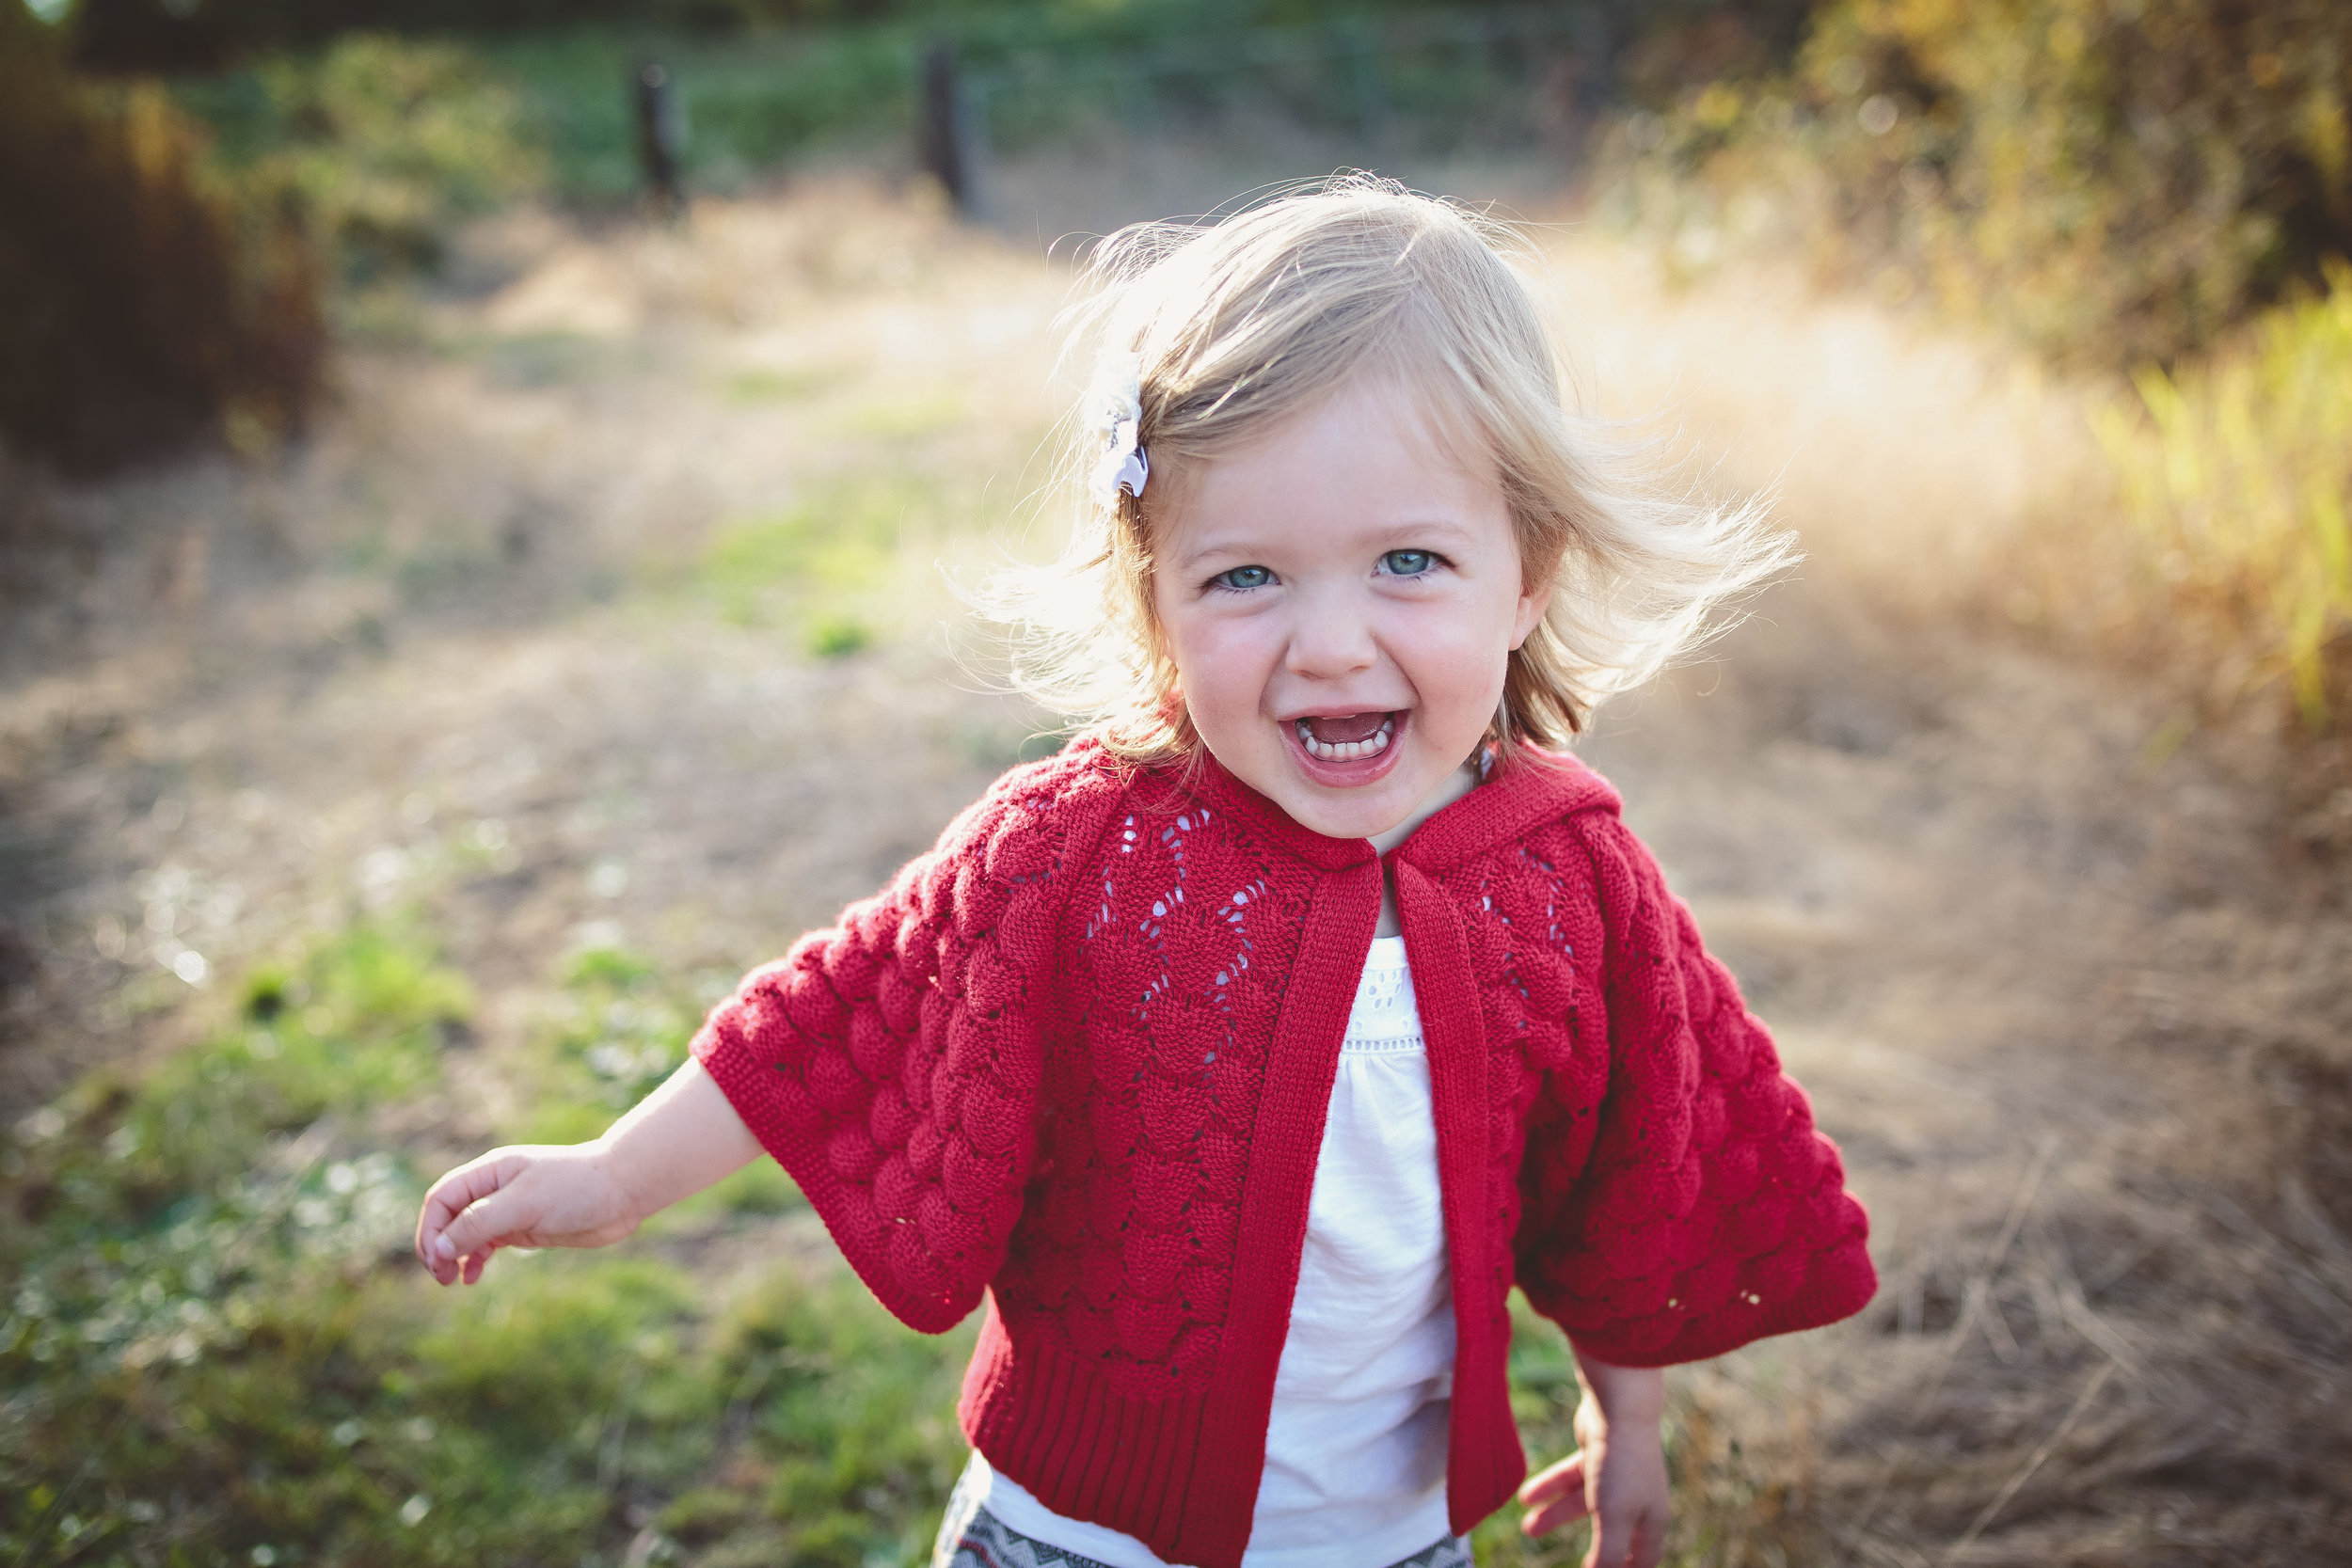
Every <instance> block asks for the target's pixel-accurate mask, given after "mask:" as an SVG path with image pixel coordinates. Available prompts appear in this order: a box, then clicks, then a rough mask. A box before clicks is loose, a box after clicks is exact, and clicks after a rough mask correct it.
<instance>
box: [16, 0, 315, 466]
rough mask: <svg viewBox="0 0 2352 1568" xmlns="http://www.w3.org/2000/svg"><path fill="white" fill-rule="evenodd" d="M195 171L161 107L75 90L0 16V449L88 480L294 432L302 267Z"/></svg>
mask: <svg viewBox="0 0 2352 1568" xmlns="http://www.w3.org/2000/svg"><path fill="white" fill-rule="evenodd" d="M202 152H203V138H202V137H201V135H199V132H198V131H197V129H196V128H195V127H194V125H193V124H192V123H191V122H190V121H189V120H188V119H186V118H185V117H184V116H183V115H182V114H181V113H179V112H178V111H177V110H176V109H175V108H174V107H173V106H172V105H171V103H169V102H168V101H167V99H166V98H165V97H164V96H163V95H162V93H161V92H159V91H158V90H156V89H154V88H152V87H127V88H113V89H107V90H104V91H100V90H97V89H93V88H88V87H83V86H80V85H77V84H76V83H75V82H74V81H73V80H72V78H71V77H70V76H69V75H68V74H67V72H66V71H65V69H64V66H63V64H62V62H61V61H60V60H59V58H58V55H57V49H56V40H55V39H54V38H52V37H51V36H50V34H49V33H48V31H47V29H46V28H45V27H44V26H43V25H42V24H40V23H39V22H37V21H35V20H34V19H33V17H32V16H31V14H30V13H29V12H27V11H26V10H25V9H24V7H23V6H22V5H21V4H20V3H19V0H0V211H5V212H6V213H7V214H8V220H7V222H6V223H5V224H0V300H6V301H7V308H6V309H0V435H5V436H7V437H8V439H9V440H11V441H13V442H14V443H16V444H17V445H19V446H20V447H22V448H23V449H24V450H25V451H29V452H33V453H36V454H39V455H40V456H42V457H46V458H48V459H50V460H51V461H53V462H56V463H57V464H58V465H60V466H61V467H65V468H67V469H69V470H71V471H76V472H97V471H101V470H103V469H106V468H109V467H118V466H119V465H121V464H123V463H126V462H132V461H135V460H138V459H142V458H147V457H151V456H154V455H157V454H160V453H162V452H165V451H169V450H171V449H173V448H175V447H178V446H182V445H184V444H186V443H188V442H190V441H194V440H199V439H202V438H204V437H206V436H216V435H223V434H225V435H228V436H231V437H232V438H235V439H238V440H240V441H244V440H248V439H261V438H265V437H266V436H269V435H270V434H272V433H275V432H283V431H289V430H293V429H294V428H297V427H298V426H299V425H300V424H301V423H302V420H303V418H304V415H305V413H306V411H307V410H308V408H309V405H310V400H311V398H312V396H313V394H314V392H315V391H316V389H317V387H318V384H319V374H320V368H321V361H322V357H323V355H324V352H325V346H326V341H325V331H324V327H323V325H322V318H321V312H320V294H319V277H318V266H317V263H316V261H315V259H314V257H313V255H312V252H311V250H310V246H309V245H308V244H307V243H306V242H305V238H304V235H303V233H302V231H301V230H300V228H299V227H298V226H297V225H295V224H294V223H292V222H290V221H288V218H287V214H284V213H282V212H280V211H279V210H278V209H277V208H276V207H275V206H274V205H273V204H272V203H269V202H267V201H257V200H254V199H250V198H244V197H241V196H239V195H238V194H237V193H235V192H232V191H231V190H230V189H229V188H227V187H226V186H224V185H223V184H222V183H220V182H218V181H216V180H214V179H211V178H209V177H208V176H207V175H206V173H205V171H204V169H203V166H202V162H203V160H202Z"/></svg>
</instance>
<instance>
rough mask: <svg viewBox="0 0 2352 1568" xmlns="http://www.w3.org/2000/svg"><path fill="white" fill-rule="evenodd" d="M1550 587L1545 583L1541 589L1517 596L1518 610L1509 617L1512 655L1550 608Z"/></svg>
mask: <svg viewBox="0 0 2352 1568" xmlns="http://www.w3.org/2000/svg"><path fill="white" fill-rule="evenodd" d="M1551 586H1552V585H1551V584H1550V583H1549V582H1547V583H1545V584H1544V585H1543V586H1542V587H1541V588H1535V589H1530V590H1529V591H1528V592H1526V593H1523V594H1520V595H1519V602H1518V610H1517V612H1516V613H1514V614H1513V615H1512V617H1511V651H1512V652H1513V653H1517V652H1518V650H1519V645H1520V644H1521V643H1523V642H1525V641H1527V640H1528V638H1529V637H1531V636H1533V635H1534V631H1535V623H1536V622H1538V621H1541V620H1542V619H1543V618H1544V611H1545V610H1549V609H1550V608H1551Z"/></svg>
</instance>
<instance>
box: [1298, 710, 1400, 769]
mask: <svg viewBox="0 0 2352 1568" xmlns="http://www.w3.org/2000/svg"><path fill="white" fill-rule="evenodd" d="M1395 733H1396V715H1395V714H1393V713H1391V714H1390V715H1389V716H1388V717H1387V718H1386V719H1383V720H1381V721H1380V727H1379V728H1378V729H1377V730H1375V731H1374V732H1373V733H1372V734H1371V735H1369V736H1365V737H1364V738H1363V739H1361V740H1317V739H1316V738H1315V732H1314V731H1313V730H1312V729H1311V728H1309V727H1308V723H1307V721H1306V720H1304V719H1301V720H1299V721H1298V743H1299V744H1300V745H1301V746H1304V747H1306V748H1307V754H1308V755H1309V756H1311V757H1313V758H1314V759H1315V760H1316V761H1318V762H1354V761H1355V760H1356V759H1357V758H1359V757H1376V756H1378V755H1379V754H1380V753H1381V752H1385V751H1387V750H1388V749H1389V736H1391V735H1394V734H1395Z"/></svg>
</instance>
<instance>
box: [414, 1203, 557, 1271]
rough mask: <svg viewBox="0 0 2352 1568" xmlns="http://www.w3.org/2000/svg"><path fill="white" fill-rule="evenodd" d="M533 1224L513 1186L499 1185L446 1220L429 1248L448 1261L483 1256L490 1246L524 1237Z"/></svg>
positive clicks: (532, 1219) (533, 1221) (495, 1246)
mask: <svg viewBox="0 0 2352 1568" xmlns="http://www.w3.org/2000/svg"><path fill="white" fill-rule="evenodd" d="M535 1223H536V1218H535V1216H533V1215H532V1214H531V1213H529V1212H526V1205H525V1204H523V1203H522V1202H520V1201H518V1200H517V1199H516V1196H515V1191H514V1189H513V1188H511V1187H502V1188H501V1189H499V1190H498V1191H497V1192H494V1193H492V1194H490V1196H487V1197H485V1198H481V1199H479V1200H477V1201H476V1202H475V1203H474V1204H473V1205H472V1206H471V1207H470V1208H469V1209H467V1210H466V1212H464V1213H462V1214H459V1215H458V1216H457V1217H456V1218H455V1219H453V1220H452V1221H450V1222H449V1228H448V1229H446V1230H444V1231H442V1232H441V1235H440V1238H439V1240H437V1242H436V1243H434V1248H433V1250H434V1253H435V1255H436V1256H437V1257H438V1258H440V1259H444V1260H445V1261H447V1262H449V1263H452V1264H454V1263H455V1262H456V1261H457V1259H460V1258H471V1257H473V1256H474V1255H475V1254H477V1253H479V1254H481V1255H482V1256H483V1257H485V1258H487V1257H488V1256H489V1255H490V1253H491V1251H492V1250H493V1249H495V1248H497V1247H500V1246H509V1245H513V1244H515V1243H516V1242H517V1241H520V1240H523V1239H525V1238H527V1237H528V1236H529V1235H530V1234H531V1231H532V1227H533V1225H534V1224H535Z"/></svg>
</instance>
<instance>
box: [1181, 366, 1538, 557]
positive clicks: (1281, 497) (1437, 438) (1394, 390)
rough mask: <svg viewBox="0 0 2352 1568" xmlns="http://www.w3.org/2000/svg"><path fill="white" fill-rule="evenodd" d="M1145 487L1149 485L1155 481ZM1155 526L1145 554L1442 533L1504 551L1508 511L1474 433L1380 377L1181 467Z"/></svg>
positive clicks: (1492, 465)
mask: <svg viewBox="0 0 2352 1568" xmlns="http://www.w3.org/2000/svg"><path fill="white" fill-rule="evenodd" d="M1154 477H1157V476H1156V475H1155V476H1154ZM1170 477H1171V478H1172V479H1173V480H1174V481H1175V483H1173V484H1171V485H1170V486H1169V487H1168V502H1167V504H1166V505H1165V506H1164V507H1163V508H1161V509H1160V510H1159V513H1158V515H1156V516H1155V518H1154V522H1153V532H1154V535H1155V538H1154V541H1153V543H1154V546H1155V549H1154V553H1155V554H1156V555H1158V556H1159V557H1160V558H1161V559H1162V560H1163V561H1168V562H1182V561H1184V560H1187V559H1191V558H1195V557H1199V556H1202V555H1205V554H1209V553H1214V552H1216V551H1220V550H1234V549H1242V550H1248V549H1253V548H1254V549H1266V548H1274V547H1278V546H1280V547H1289V548H1296V549H1306V548H1312V547H1315V546H1324V545H1327V546H1334V547H1346V546H1354V545H1358V544H1361V543H1366V542H1370V541H1372V540H1375V539H1387V538H1390V537H1391V536H1392V535H1400V534H1411V533H1414V532H1420V533H1433V532H1438V531H1442V532H1445V533H1447V534H1449V535H1452V536H1454V543H1455V544H1456V545H1457V546H1460V545H1465V544H1469V543H1474V542H1479V541H1485V540H1487V539H1489V538H1490V537H1491V538H1493V539H1494V540H1495V541H1497V542H1501V543H1504V544H1509V543H1512V540H1511V527H1510V509H1509V505H1508V503H1507V502H1506V501H1505V499H1504V498H1503V495H1502V481H1501V475H1500V471H1499V469H1498V467H1497V464H1496V462H1495V459H1494V456H1493V454H1492V451H1491V449H1490V448H1489V446H1488V445H1487V443H1486V439H1485V437H1484V435H1483V433H1481V432H1479V431H1478V430H1477V428H1476V426H1475V425H1474V424H1473V423H1472V422H1471V421H1470V420H1469V419H1468V418H1466V417H1465V416H1464V415H1463V414H1462V413H1461V411H1460V410H1458V409H1456V408H1454V407H1451V406H1449V405H1448V404H1446V403H1445V402H1444V401H1443V400H1439V399H1436V398H1432V397H1430V396H1427V395H1425V394H1423V393H1422V392H1420V391H1418V390H1416V389H1415V388H1413V387H1411V386H1410V385H1408V384H1407V383H1406V382H1404V381H1403V380H1401V379H1399V378H1396V377H1393V376H1387V375H1373V376H1359V377H1357V378H1353V379H1351V380H1349V381H1347V382H1344V383H1343V384H1342V385H1341V386H1340V387H1339V388H1337V389H1336V390H1334V391H1333V392H1331V393H1330V394H1329V395H1327V396H1326V397H1324V398H1323V399H1321V400H1319V401H1318V402H1316V403H1314V404H1310V405H1309V406H1308V407H1306V408H1304V409H1302V410H1300V411H1299V412H1298V413H1296V414H1294V415H1291V416H1289V417H1287V418H1285V419H1283V420H1279V421H1278V422H1276V423H1274V424H1273V425H1272V426H1271V427H1270V428H1269V429H1267V430H1266V431H1265V432H1264V433H1263V435H1261V436H1258V437H1257V438H1256V439H1254V440H1251V441H1248V442H1247V443H1245V444H1243V445H1241V446H1239V447H1236V448H1235V449H1233V450H1232V451H1225V452H1218V453H1216V454H1214V455H1212V456H1207V457H1196V458H1188V459H1185V460H1184V461H1183V462H1182V463H1181V464H1179V465H1178V466H1177V471H1176V472H1175V473H1173V474H1172V475H1170Z"/></svg>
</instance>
